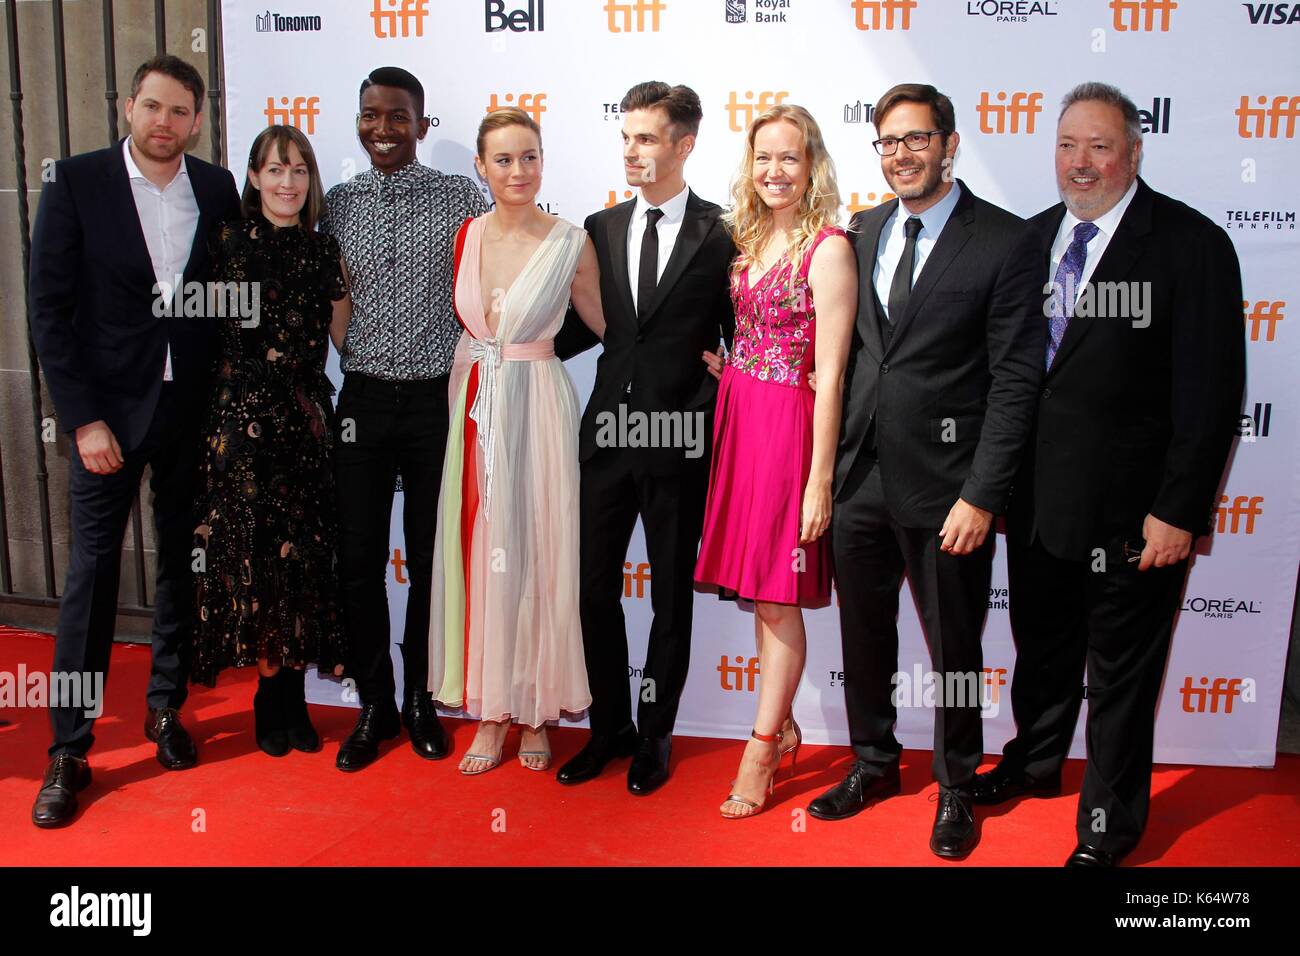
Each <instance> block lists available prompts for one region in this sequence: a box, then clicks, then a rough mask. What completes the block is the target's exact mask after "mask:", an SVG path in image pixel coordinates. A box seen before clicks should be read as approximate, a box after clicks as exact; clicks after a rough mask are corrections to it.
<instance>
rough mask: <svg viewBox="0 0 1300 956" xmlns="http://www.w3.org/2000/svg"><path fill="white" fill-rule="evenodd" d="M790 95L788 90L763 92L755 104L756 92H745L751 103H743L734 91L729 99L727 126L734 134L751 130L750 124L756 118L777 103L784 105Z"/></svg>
mask: <svg viewBox="0 0 1300 956" xmlns="http://www.w3.org/2000/svg"><path fill="white" fill-rule="evenodd" d="M789 95H790V92H789V91H788V90H779V91H773V90H762V91H761V92H760V93H759V94H758V101H757V102H754V91H753V90H745V99H746V100H748V101H749V102H747V103H742V102H740V100H738V99H737V98H736V91H735V90H732V91H731V94H730V96H729V98H728V99H727V105H726V107H725V108H726V110H727V126H728V127H730V129H731V131H732V132H733V133H743V132H744V131H745V130H747V129H749V124H750V123H752V122H754V117H755V116H756V115H757V114H758V113H762V112H763V111H764V110H767V109H770V108H771V107H773V106H775V105H776V104H777V103H784V102H785V98H786V97H787V96H789Z"/></svg>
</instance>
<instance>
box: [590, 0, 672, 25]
mask: <svg viewBox="0 0 1300 956" xmlns="http://www.w3.org/2000/svg"><path fill="white" fill-rule="evenodd" d="M666 9H668V4H666V3H664V2H663V0H623V2H621V3H620V2H619V0H605V14H606V16H607V17H608V18H609V21H608V22H609V32H610V33H645V31H646V16H647V14H648V15H649V18H650V27H649V30H650V32H651V33H658V32H659V14H661V13H663V12H664V11H665V10H666ZM634 16H635V18H636V26H635V27H633V26H632V20H633V17H634Z"/></svg>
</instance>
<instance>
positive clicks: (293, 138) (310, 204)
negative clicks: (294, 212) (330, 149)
mask: <svg viewBox="0 0 1300 956" xmlns="http://www.w3.org/2000/svg"><path fill="white" fill-rule="evenodd" d="M290 143H292V144H293V145H295V146H297V147H298V152H299V153H301V154H302V161H303V162H304V163H306V164H307V178H308V179H309V180H310V183H309V185H308V186H307V201H306V202H305V203H304V204H303V207H302V212H300V213H299V214H298V215H299V217H300V220H301V223H302V227H303V229H305V230H307V231H308V232H310V231H311V230H313V229H315V228H316V223H318V222H320V217H321V213H322V212H323V211H324V210H325V190H324V187H322V186H321V181H320V167H319V166H318V165H317V164H316V154H315V152H314V151H313V150H312V148H311V140H309V139H308V138H307V136H306V135H305V134H304V133H303V132H302V131H301V130H300V129H298V128H297V127H296V126H268V127H267V128H266V129H264V130H262V132H260V133H258V134H257V138H256V139H255V140H253V146H252V148H251V149H250V150H249V151H248V168H249V169H250V170H251V171H253V172H257V173H260V172H261V171H262V170H263V169H264V168H265V166H266V164H267V162H268V161H269V160H270V159H271V153H272V151H273V150H274V152H275V156H276V158H278V159H279V160H280V162H282V163H285V164H286V165H287V164H288V162H289V144H290ZM240 206H241V207H242V208H243V210H244V216H245V217H246V218H248V219H252V218H253V217H254V216H256V215H258V214H259V213H261V211H262V193H261V191H260V190H259V189H258V188H257V187H256V186H254V185H253V183H252V182H251V181H250V180H249V179H247V178H245V180H244V192H243V195H241V196H240Z"/></svg>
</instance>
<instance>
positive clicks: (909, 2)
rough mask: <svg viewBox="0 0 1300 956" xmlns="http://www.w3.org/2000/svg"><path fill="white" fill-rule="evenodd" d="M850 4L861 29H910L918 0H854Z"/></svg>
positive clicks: (855, 24)
mask: <svg viewBox="0 0 1300 956" xmlns="http://www.w3.org/2000/svg"><path fill="white" fill-rule="evenodd" d="M850 5H851V6H852V7H853V13H854V20H853V25H854V26H855V27H857V28H858V29H859V30H894V29H898V30H910V29H911V28H912V11H913V10H915V9H916V0H853V3H852V4H850ZM867 14H871V17H870V19H868V18H867ZM882 24H883V25H882Z"/></svg>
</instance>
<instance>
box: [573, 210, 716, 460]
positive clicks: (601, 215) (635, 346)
mask: <svg viewBox="0 0 1300 956" xmlns="http://www.w3.org/2000/svg"><path fill="white" fill-rule="evenodd" d="M635 206H636V200H635V199H630V200H628V201H627V202H624V203H620V204H619V205H617V206H613V207H611V208H609V209H603V210H601V211H600V212H596V213H593V214H592V215H590V216H588V217H587V221H586V223H584V226H585V228H586V230H587V232H588V233H589V234H590V235H591V239H592V244H593V245H594V246H595V247H596V258H597V260H598V261H599V264H600V300H601V306H602V309H603V311H604V314H605V342H604V350H603V351H602V353H601V355H600V358H599V359H598V360H597V362H596V382H595V385H594V386H593V387H592V391H591V399H590V400H589V401H588V402H587V408H586V411H585V412H584V413H583V416H582V428H581V431H580V433H579V436H578V455H579V458H580V459H581V460H582V461H587V460H588V459H590V458H591V457H592V456H593V455H595V454H596V452H597V450H598V447H599V446H598V445H597V441H596V436H597V432H598V431H599V427H600V418H601V414H602V413H609V414H612V415H615V416H617V413H618V406H619V404H620V403H624V402H625V403H626V404H627V406H628V411H629V412H632V411H641V412H645V413H648V414H649V413H654V412H702V413H704V415H705V419H704V422H705V445H704V448H705V454H704V455H703V456H702V458H703V460H705V461H707V460H708V450H709V449H710V447H711V445H712V440H713V417H712V416H713V406H714V400H715V399H716V398H717V393H718V383H717V380H716V379H715V378H714V377H713V376H712V375H710V374H709V371H708V366H707V365H705V364H704V361H703V359H702V358H701V357H700V355H701V353H703V352H711V351H714V350H716V349H717V347H718V341H719V339H722V340H724V341H726V343H727V346H728V348H730V346H731V339H732V335H733V333H734V332H735V326H736V319H735V314H734V312H733V311H732V305H731V285H730V274H729V270H730V268H731V261H732V259H734V258H735V254H736V249H735V245H734V244H733V243H732V241H731V236H730V234H729V233H728V232H727V230H726V227H725V226H724V225H723V223H722V222H721V221H720V220H719V218H718V217H719V215H720V214H721V212H722V209H721V207H719V206H717V205H716V204H714V203H711V202H707V201H705V200H703V199H701V198H699V197H698V196H696V195H695V193H694V192H691V193H690V194H689V196H688V197H687V200H686V212H685V214H684V216H683V218H682V224H681V228H680V231H679V232H678V234H677V241H676V243H675V244H674V245H673V252H672V255H671V256H670V257H669V259H668V264H667V265H666V266H665V267H664V272H663V275H662V276H661V277H660V279H659V284H658V286H657V288H656V290H655V298H654V302H653V304H652V305H651V307H650V309H649V311H648V312H645V313H643V314H642V315H641V316H640V318H639V319H638V317H637V313H636V309H635V308H633V305H632V289H631V286H630V284H629V282H628V263H627V231H628V224H629V223H630V222H631V220H632V211H633V209H634V207H635ZM598 341H599V340H598V339H597V338H596V337H595V336H594V335H592V334H591V331H590V330H589V329H587V327H586V326H585V325H583V324H582V322H581V320H580V319H578V318H577V314H576V312H574V311H573V310H572V309H570V313H569V315H568V316H566V318H565V323H564V327H563V328H562V329H561V330H560V334H559V335H558V336H556V343H555V350H556V354H557V355H559V356H560V358H562V359H567V358H570V357H572V356H573V355H576V354H578V353H579V352H581V351H584V350H585V349H587V348H590V347H591V346H592V345H595V344H596V343H597V342H598ZM626 452H627V454H630V455H632V456H633V458H634V461H635V462H636V464H637V466H638V467H639V468H642V469H644V470H645V471H646V472H647V473H649V474H676V473H678V472H680V471H681V470H682V469H683V468H684V467H687V466H688V465H690V463H691V462H692V461H698V459H690V458H687V457H686V455H685V453H684V449H682V448H629V449H627V450H626Z"/></svg>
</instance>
